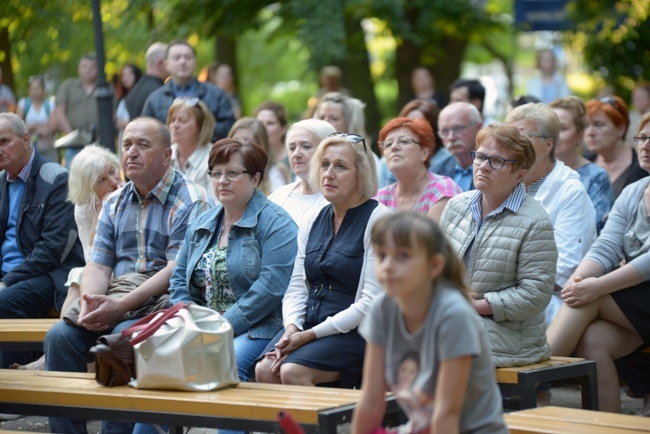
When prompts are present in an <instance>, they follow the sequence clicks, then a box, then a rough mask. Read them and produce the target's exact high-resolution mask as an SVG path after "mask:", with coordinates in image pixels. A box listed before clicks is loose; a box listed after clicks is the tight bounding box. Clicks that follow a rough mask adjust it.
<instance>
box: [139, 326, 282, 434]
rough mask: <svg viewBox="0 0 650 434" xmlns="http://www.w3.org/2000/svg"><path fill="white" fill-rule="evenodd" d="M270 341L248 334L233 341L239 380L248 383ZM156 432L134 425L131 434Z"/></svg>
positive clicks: (225, 433) (233, 433) (231, 433)
mask: <svg viewBox="0 0 650 434" xmlns="http://www.w3.org/2000/svg"><path fill="white" fill-rule="evenodd" d="M270 341H271V340H270V339H251V338H249V337H248V333H243V334H241V335H239V336H237V337H236V338H235V339H234V342H233V343H234V348H235V358H236V359H237V373H238V374H239V380H240V381H242V382H245V383H246V382H249V381H250V378H251V377H252V376H253V375H254V374H255V363H256V362H257V359H258V358H259V356H260V355H261V353H262V351H264V348H266V345H268V343H269V342H270ZM158 426H159V427H160V428H161V429H162V430H163V431H167V430H168V429H169V427H168V426H167V425H158ZM242 432H243V431H231V430H221V429H220V430H219V434H240V433H242ZM157 433H158V431H156V429H155V428H154V426H153V425H149V424H145V423H136V424H135V428H134V429H133V434H157Z"/></svg>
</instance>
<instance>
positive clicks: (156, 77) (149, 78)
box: [125, 42, 169, 118]
mask: <svg viewBox="0 0 650 434" xmlns="http://www.w3.org/2000/svg"><path fill="white" fill-rule="evenodd" d="M166 51H167V44H163V43H162V42H154V43H153V44H151V45H150V46H149V48H147V52H146V54H145V63H146V69H145V73H144V75H143V76H142V77H141V78H140V80H138V82H137V83H136V84H135V86H133V88H132V89H131V91H130V92H129V93H128V95H127V96H126V99H125V100H126V108H127V110H128V112H129V115H130V116H131V118H137V117H138V116H140V115H141V114H142V109H143V107H144V103H145V101H146V100H147V98H148V97H149V95H150V94H151V92H153V91H154V90H156V89H158V88H159V87H160V86H162V85H163V84H164V82H165V78H167V76H168V75H169V74H168V73H167V66H166V59H165V53H166Z"/></svg>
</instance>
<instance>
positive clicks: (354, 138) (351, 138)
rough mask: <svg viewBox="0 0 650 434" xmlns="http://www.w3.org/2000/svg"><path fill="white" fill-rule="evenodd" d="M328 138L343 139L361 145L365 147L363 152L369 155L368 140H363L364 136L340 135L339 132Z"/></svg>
mask: <svg viewBox="0 0 650 434" xmlns="http://www.w3.org/2000/svg"><path fill="white" fill-rule="evenodd" d="M327 137H341V138H343V139H345V140H346V141H347V142H348V143H352V144H354V143H359V142H361V144H362V145H363V150H364V151H365V152H366V154H367V153H368V148H366V139H364V138H363V136H360V135H358V134H348V133H340V132H338V131H336V132H334V133H332V134H330V135H328V136H327Z"/></svg>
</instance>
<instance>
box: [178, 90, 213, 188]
mask: <svg viewBox="0 0 650 434" xmlns="http://www.w3.org/2000/svg"><path fill="white" fill-rule="evenodd" d="M214 123H215V121H214V117H213V116H212V113H210V110H209V109H208V107H207V106H206V105H205V104H203V102H202V101H201V100H200V99H198V98H196V97H192V98H176V99H175V100H174V102H173V103H172V105H171V107H169V114H168V115H167V126H168V127H169V131H170V132H171V136H172V158H171V166H172V168H173V169H176V170H178V171H180V172H181V173H183V174H184V175H185V176H186V177H187V178H188V179H189V180H190V181H194V182H196V183H197V184H199V185H200V186H201V187H203V188H204V189H205V190H206V191H207V192H208V196H210V198H211V199H212V200H216V199H217V197H216V195H215V193H214V188H212V180H211V178H210V175H209V174H208V159H209V156H210V150H211V149H212V143H211V140H210V139H211V137H212V132H213V131H214Z"/></svg>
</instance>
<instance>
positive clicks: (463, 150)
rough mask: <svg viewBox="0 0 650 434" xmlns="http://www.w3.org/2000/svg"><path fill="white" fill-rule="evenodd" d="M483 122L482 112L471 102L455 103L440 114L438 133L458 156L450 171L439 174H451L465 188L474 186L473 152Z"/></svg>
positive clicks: (449, 148) (453, 153) (471, 188)
mask: <svg viewBox="0 0 650 434" xmlns="http://www.w3.org/2000/svg"><path fill="white" fill-rule="evenodd" d="M482 126H483V119H482V118H481V113H479V111H478V109H477V108H476V107H475V106H474V105H473V104H470V103H468V102H454V103H451V104H449V105H448V106H446V107H445V108H444V109H442V111H441V112H440V116H438V131H437V133H438V136H439V137H440V138H441V139H442V143H444V145H445V148H447V150H448V151H449V152H450V153H451V154H452V155H453V156H454V158H455V159H456V164H455V166H454V167H453V168H451V169H450V171H449V173H440V174H439V175H445V176H449V177H450V178H452V179H453V180H454V181H456V184H458V185H459V186H460V188H462V189H463V191H469V190H474V181H473V167H472V156H471V152H472V151H474V149H475V148H476V135H477V134H478V132H479V130H480V129H481V127H482Z"/></svg>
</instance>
